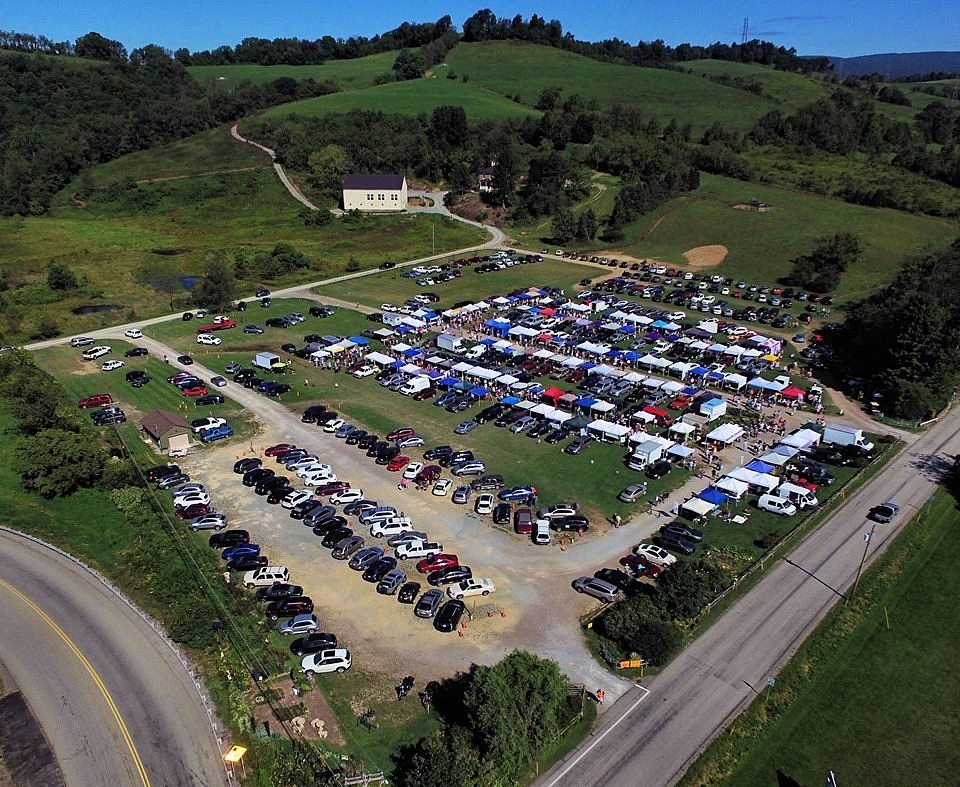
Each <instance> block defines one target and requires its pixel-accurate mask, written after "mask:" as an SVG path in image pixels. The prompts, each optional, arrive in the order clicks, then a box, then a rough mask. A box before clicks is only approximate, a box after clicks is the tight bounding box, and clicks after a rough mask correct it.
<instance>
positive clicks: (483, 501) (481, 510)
mask: <svg viewBox="0 0 960 787" xmlns="http://www.w3.org/2000/svg"><path fill="white" fill-rule="evenodd" d="M495 503H496V500H495V499H494V497H493V495H491V494H490V493H489V492H488V493H485V494H482V495H480V496H478V497H477V501H476V502H475V503H474V505H473V510H474V511H476V512H477V513H478V514H480V515H481V516H486V515H487V514H489V513H491V512H492V511H493V506H494V504H495Z"/></svg>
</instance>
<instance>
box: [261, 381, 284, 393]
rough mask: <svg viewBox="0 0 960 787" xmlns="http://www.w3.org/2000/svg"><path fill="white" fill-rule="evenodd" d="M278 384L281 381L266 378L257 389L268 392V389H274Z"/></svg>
mask: <svg viewBox="0 0 960 787" xmlns="http://www.w3.org/2000/svg"><path fill="white" fill-rule="evenodd" d="M278 385H279V383H275V382H273V380H264V381H263V382H262V383H260V385H258V386H257V390H258V391H260V393H267V391H272V390H273V389H274V388H276V387H277V386H278Z"/></svg>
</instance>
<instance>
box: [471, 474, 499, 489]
mask: <svg viewBox="0 0 960 787" xmlns="http://www.w3.org/2000/svg"><path fill="white" fill-rule="evenodd" d="M470 486H471V487H473V490H474V491H475V492H479V491H481V490H485V489H501V488H503V476H502V475H483V476H480V477H479V478H474V479H473V481H471V482H470Z"/></svg>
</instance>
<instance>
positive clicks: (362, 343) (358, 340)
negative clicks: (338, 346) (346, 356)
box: [350, 336, 370, 347]
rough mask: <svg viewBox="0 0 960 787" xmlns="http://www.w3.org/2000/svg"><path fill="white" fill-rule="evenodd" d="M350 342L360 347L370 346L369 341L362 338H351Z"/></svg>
mask: <svg viewBox="0 0 960 787" xmlns="http://www.w3.org/2000/svg"><path fill="white" fill-rule="evenodd" d="M350 341H351V342H353V343H354V344H358V345H360V346H361V347H366V346H367V345H368V344H370V340H369V339H365V338H364V337H362V336H351V337H350Z"/></svg>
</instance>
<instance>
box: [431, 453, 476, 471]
mask: <svg viewBox="0 0 960 787" xmlns="http://www.w3.org/2000/svg"><path fill="white" fill-rule="evenodd" d="M474 459H476V457H475V456H474V455H473V451H468V450H467V451H454V452H453V453H452V454H445V455H444V456H441V457H440V458H439V459H437V463H438V464H441V465H443V466H444V467H451V466H452V465H455V464H457V462H471V461H473V460H474Z"/></svg>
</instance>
